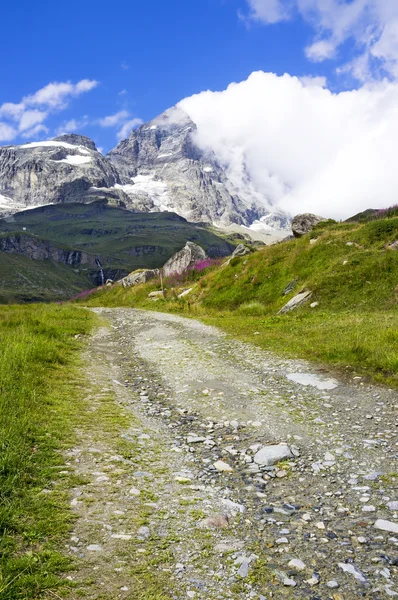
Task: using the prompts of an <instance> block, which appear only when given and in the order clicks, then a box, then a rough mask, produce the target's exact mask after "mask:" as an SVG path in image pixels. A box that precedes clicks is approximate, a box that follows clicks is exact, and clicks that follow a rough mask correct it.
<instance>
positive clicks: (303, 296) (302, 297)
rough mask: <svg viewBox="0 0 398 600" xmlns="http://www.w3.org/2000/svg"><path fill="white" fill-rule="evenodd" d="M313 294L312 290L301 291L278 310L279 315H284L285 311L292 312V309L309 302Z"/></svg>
mask: <svg viewBox="0 0 398 600" xmlns="http://www.w3.org/2000/svg"><path fill="white" fill-rule="evenodd" d="M311 296H312V292H311V291H310V290H307V291H305V292H300V293H299V294H297V295H296V296H294V297H293V298H292V299H291V300H289V302H288V303H287V304H285V306H283V307H282V308H281V309H280V311H279V312H278V315H283V313H287V312H290V311H291V310H294V309H295V308H298V307H299V306H302V305H303V304H305V303H306V302H308V300H309V299H310V298H311Z"/></svg>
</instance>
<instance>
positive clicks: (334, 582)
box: [326, 579, 340, 590]
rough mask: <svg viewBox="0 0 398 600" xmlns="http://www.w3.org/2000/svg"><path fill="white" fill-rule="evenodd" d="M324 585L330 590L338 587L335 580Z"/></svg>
mask: <svg viewBox="0 0 398 600" xmlns="http://www.w3.org/2000/svg"><path fill="white" fill-rule="evenodd" d="M326 585H327V587H328V588H330V589H331V590H336V589H337V588H338V587H340V586H339V584H338V583H337V581H336V580H335V579H331V580H330V581H328V582H327V584H326Z"/></svg>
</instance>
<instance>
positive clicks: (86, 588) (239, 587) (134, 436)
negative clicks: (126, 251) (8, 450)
mask: <svg viewBox="0 0 398 600" xmlns="http://www.w3.org/2000/svg"><path fill="white" fill-rule="evenodd" d="M95 312H97V313H98V314H100V315H101V317H103V318H106V319H107V320H108V321H109V323H110V327H109V328H103V329H101V330H100V331H99V332H97V333H96V334H95V335H94V336H93V338H92V339H91V341H90V344H89V347H88V350H87V354H86V357H85V359H86V364H87V373H88V376H89V379H90V381H91V382H92V391H91V397H90V398H89V400H90V406H91V411H92V420H91V422H90V424H89V426H87V425H86V426H85V427H82V430H81V431H79V432H78V434H79V444H78V446H77V447H76V448H74V449H73V450H72V451H71V453H70V456H69V457H68V460H69V464H70V465H71V466H72V467H73V469H74V472H75V474H76V475H77V476H78V477H79V478H80V480H79V481H78V483H77V484H76V487H75V489H74V490H73V500H72V505H73V507H74V510H75V511H76V514H77V516H78V520H77V523H76V528H75V532H74V534H73V537H72V540H71V543H70V547H69V552H70V553H71V554H73V555H74V556H77V557H78V565H80V568H79V570H78V571H77V572H76V573H74V574H73V575H70V578H71V580H72V581H74V582H76V583H77V582H81V581H85V582H86V583H85V584H84V585H83V587H81V585H80V584H78V587H79V597H81V594H84V595H83V597H86V598H93V599H94V598H96V599H97V598H104V599H105V598H107V599H111V598H112V599H113V598H126V599H133V598H134V599H136V598H137V599H138V598H140V599H141V598H142V599H145V598H147V599H152V600H160V599H161V598H175V599H183V598H184V599H185V598H197V599H198V600H199V599H200V600H202V599H203V600H204V599H207V600H213V599H214V600H215V599H227V598H237V599H246V598H254V599H257V600H261V599H264V598H267V599H268V598H313V599H314V600H315V599H316V598H318V599H322V600H326V599H329V598H331V599H333V600H341V599H351V598H359V597H365V598H374V599H378V598H380V599H381V598H388V597H394V596H397V597H398V585H397V582H396V578H397V573H398V490H397V487H398V473H397V471H398V469H397V458H398V439H397V433H398V412H397V411H398V395H397V393H396V392H394V391H392V390H388V389H386V388H379V387H374V386H369V385H365V384H363V382H362V381H361V380H360V379H355V380H354V381H353V382H352V383H351V384H347V383H343V382H341V381H339V380H336V379H335V378H334V377H331V376H329V375H328V374H327V373H325V372H322V371H321V370H320V369H317V368H314V367H313V366H311V365H309V364H308V363H306V362H304V361H299V360H294V361H292V360H286V359H280V358H277V357H275V356H273V355H271V354H269V353H266V352H263V351H261V350H259V349H258V348H255V347H253V346H251V345H249V344H243V343H241V342H237V341H235V340H231V339H230V338H227V337H226V336H225V335H224V334H223V333H222V332H220V331H219V330H217V329H215V328H211V327H208V326H205V325H203V324H201V323H198V322H196V321H193V320H188V319H183V318H181V317H176V316H171V315H166V314H163V313H155V312H144V311H139V310H133V309H96V311H95ZM280 442H287V444H288V445H289V446H290V448H291V449H292V450H293V454H294V456H293V457H292V458H290V459H289V460H285V461H283V462H282V463H280V464H278V465H276V466H271V467H264V466H259V465H257V463H256V462H253V457H254V455H255V453H256V452H257V451H258V449H259V448H260V447H261V446H263V445H268V444H278V443H280ZM220 460H221V461H223V463H225V464H227V465H229V467H230V468H231V472H224V471H219V470H217V468H215V467H214V464H215V463H217V461H220ZM219 468H223V467H222V465H221V466H219ZM208 517H211V518H213V517H214V519H215V520H214V522H212V521H211V522H210V523H209V521H208V520H206V519H207V518H208ZM380 519H383V520H384V521H387V522H388V524H387V525H386V527H387V529H389V530H388V531H387V530H381V529H379V528H376V527H375V522H376V521H377V520H380ZM212 525H216V526H215V527H214V526H212ZM292 560H293V561H294V562H291V561H292ZM144 590H147V595H145V591H144ZM148 590H150V591H149V592H148ZM74 597H78V596H77V595H76V596H74V595H73V593H72V594H71V595H70V598H74Z"/></svg>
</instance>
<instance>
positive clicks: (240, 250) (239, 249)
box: [232, 244, 251, 258]
mask: <svg viewBox="0 0 398 600" xmlns="http://www.w3.org/2000/svg"><path fill="white" fill-rule="evenodd" d="M247 254H251V250H250V248H248V247H247V246H245V245H244V244H238V245H237V246H236V248H235V250H234V251H233V252H232V258H234V257H235V256H246V255H247Z"/></svg>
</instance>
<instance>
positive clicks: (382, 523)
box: [374, 519, 398, 533]
mask: <svg viewBox="0 0 398 600" xmlns="http://www.w3.org/2000/svg"><path fill="white" fill-rule="evenodd" d="M374 526H375V527H376V529H381V530H382V531H388V532H390V533H398V523H393V522H392V521H386V520H385V519H377V521H376V523H375V524H374Z"/></svg>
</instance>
